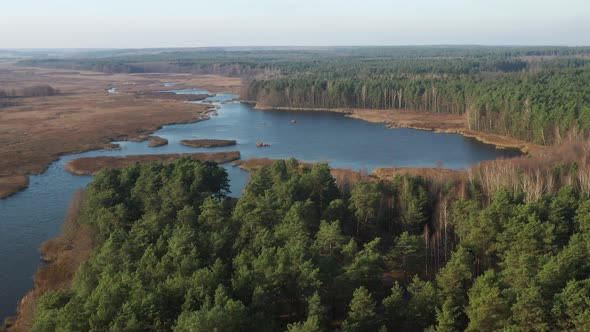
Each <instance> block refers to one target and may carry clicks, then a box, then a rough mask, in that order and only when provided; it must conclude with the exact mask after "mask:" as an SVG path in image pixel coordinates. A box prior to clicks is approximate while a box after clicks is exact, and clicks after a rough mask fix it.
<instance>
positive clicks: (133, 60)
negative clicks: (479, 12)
mask: <svg viewBox="0 0 590 332" xmlns="http://www.w3.org/2000/svg"><path fill="white" fill-rule="evenodd" d="M88 56H89V57H88V58H78V59H37V60H27V61H23V62H22V64H24V65H32V66H45V67H58V68H71V69H90V70H96V71H103V72H107V73H111V72H126V73H134V72H187V73H195V74H218V75H225V76H235V77H241V78H242V80H243V82H244V87H243V90H242V92H241V97H242V99H245V100H249V101H255V102H258V103H261V104H264V105H265V106H271V107H272V106H284V107H310V108H313V107H317V108H337V107H338V108H351V107H354V108H370V109H411V110H418V111H429V112H446V113H455V114H465V115H466V117H467V119H468V124H469V128H470V129H472V130H478V131H485V132H491V133H497V134H501V135H507V136H511V137H515V138H518V139H522V140H526V141H530V142H534V143H538V144H544V145H550V144H553V143H559V142H561V141H562V140H563V138H564V137H566V136H573V137H587V136H588V135H590V100H589V98H590V88H589V86H588V84H587V82H588V81H589V79H590V48H588V47H483V46H461V47H459V46H457V47H454V46H441V47H434V46H432V47H427V46H424V47H335V48H323V49H315V50H314V49H310V50H251V51H247V50H232V51H228V50H225V49H215V48H213V49H204V50H201V51H184V52H183V51H162V52H159V53H153V54H137V55H128V56H121V55H119V54H118V53H114V54H113V56H112V57H105V55H104V54H103V53H100V57H94V58H93V57H91V56H92V53H89V54H88Z"/></svg>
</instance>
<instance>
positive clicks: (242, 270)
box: [33, 160, 590, 331]
mask: <svg viewBox="0 0 590 332" xmlns="http://www.w3.org/2000/svg"><path fill="white" fill-rule="evenodd" d="M227 188H228V185H227V175H226V174H225V172H224V171H223V169H222V168H220V167H218V166H216V165H214V164H210V163H199V162H195V161H190V160H179V161H177V162H175V163H172V164H169V165H163V164H150V165H143V166H139V165H136V166H132V167H130V168H127V169H124V170H107V171H104V172H102V173H100V174H99V175H97V176H96V178H95V179H94V181H93V182H92V183H91V184H90V185H89V187H88V191H87V194H86V199H85V201H84V204H83V208H82V212H81V221H82V222H83V223H86V224H89V225H92V226H93V227H95V228H96V229H97V231H98V245H97V247H96V248H95V250H94V252H93V254H92V256H91V257H90V259H89V260H88V261H86V262H84V263H83V264H82V265H81V267H80V269H79V270H78V272H77V273H76V276H75V279H74V282H73V285H72V287H71V289H69V290H67V291H52V292H48V293H47V294H45V295H44V296H43V297H41V298H40V299H39V302H38V305H37V310H36V312H35V317H34V325H33V330H34V331H54V330H57V331H105V330H112V331H145V330H150V331H169V330H177V331H215V330H217V331H235V330H255V331H276V330H289V331H328V330H333V329H334V328H335V327H336V328H338V327H339V326H338V323H339V322H341V321H344V323H343V325H342V326H341V327H342V329H343V330H347V331H375V330H378V329H381V330H384V329H387V330H389V331H398V330H399V331H419V330H425V329H427V330H429V331H461V330H468V331H488V330H499V329H504V330H507V331H552V330H578V331H585V330H588V328H589V326H590V323H589V322H590V307H589V305H588V303H589V301H588V299H589V298H590V286H589V285H590V281H589V279H588V276H589V275H590V245H589V244H590V237H589V236H590V233H588V229H589V227H588V225H587V224H588V221H587V220H586V219H588V216H587V215H588V211H590V203H588V202H589V201H590V200H588V197H587V193H580V192H579V191H578V190H577V189H576V187H573V186H572V187H568V186H566V187H562V188H560V189H559V190H558V191H557V192H556V193H553V194H546V195H544V196H542V197H541V198H539V199H538V200H537V201H533V202H524V200H523V198H522V197H523V195H522V193H517V192H516V193H515V192H512V191H510V190H507V189H506V190H499V191H497V192H496V193H495V194H494V196H493V197H492V198H491V201H490V202H489V203H485V202H483V201H482V200H481V197H479V196H475V197H474V198H472V199H462V200H458V201H455V202H454V204H452V210H453V211H452V216H451V217H450V218H449V220H448V222H449V225H448V230H445V231H448V239H449V241H448V243H446V244H444V243H442V242H443V241H442V234H441V233H442V230H441V229H440V221H439V220H438V219H437V218H440V216H437V214H438V213H439V212H438V210H437V209H438V207H437V204H438V202H439V199H440V196H438V195H439V194H440V193H438V194H436V195H432V194H431V193H432V191H433V190H436V186H433V185H431V183H430V182H429V181H428V180H426V179H423V178H416V177H411V176H405V177H403V176H398V177H396V178H395V179H393V181H391V182H388V183H379V184H372V183H364V182H360V183H357V184H356V185H355V187H354V188H353V190H352V192H351V195H350V196H348V195H347V193H344V194H342V193H340V192H339V190H337V187H336V184H335V181H334V179H333V178H332V177H331V176H330V173H329V169H328V168H327V166H326V165H319V166H312V167H307V166H305V167H302V166H301V165H299V163H298V162H297V161H295V160H288V161H278V162H276V163H273V164H272V165H271V166H269V167H263V168H261V169H260V170H258V171H256V172H255V173H254V174H253V176H252V180H251V182H250V184H249V186H248V187H247V188H246V190H245V192H244V194H243V196H242V197H240V198H239V199H233V198H229V197H227V194H228V191H227ZM378 202H393V204H377V203H378ZM385 205H388V206H387V207H384V206H385ZM386 209H388V210H387V211H385V210H386ZM385 219H389V220H385ZM376 220H380V221H382V222H373V221H376ZM350 221H361V222H362V223H363V226H364V229H363V233H362V237H359V236H356V233H357V228H356V227H354V226H355V225H354V224H352V223H350ZM425 227H428V230H433V232H432V233H430V232H426V233H424V232H423V230H424V228H425ZM445 227H446V226H445ZM369 230H370V231H369ZM376 234H379V236H376ZM382 239H383V240H382ZM447 244H448V245H449V249H448V251H447V248H446V245H447ZM389 268H391V270H389ZM401 270H403V271H404V274H403V275H402V274H401ZM484 271H485V272H484ZM392 278H393V286H392V287H391V288H390V289H386V288H387V287H385V286H386V285H391V283H389V284H388V282H390V281H391V279H392ZM377 303H381V304H382V305H377ZM347 304H349V305H348V306H347ZM347 311H348V314H346V312H347Z"/></svg>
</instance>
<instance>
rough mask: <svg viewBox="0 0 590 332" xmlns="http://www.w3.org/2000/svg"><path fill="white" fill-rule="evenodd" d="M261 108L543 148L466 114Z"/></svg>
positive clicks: (501, 145)
mask: <svg viewBox="0 0 590 332" xmlns="http://www.w3.org/2000/svg"><path fill="white" fill-rule="evenodd" d="M254 108H255V109H259V110H279V111H280V110H291V111H325V112H337V113H344V114H346V116H348V117H351V118H355V119H360V120H364V121H368V122H373V123H384V124H386V125H387V127H388V128H412V129H418V130H429V131H435V132H441V133H453V134H460V135H463V136H466V137H471V138H474V139H476V140H478V141H480V142H483V143H486V144H492V145H495V146H496V147H497V148H506V149H519V150H521V151H522V152H524V153H528V154H532V153H537V152H538V151H540V150H542V149H543V147H542V146H540V145H537V144H533V143H528V142H525V141H521V140H518V139H515V138H511V137H507V136H502V135H497V134H491V133H485V132H479V131H474V130H469V128H468V126H467V118H466V116H465V115H464V114H450V113H435V112H421V111H412V110H377V109H356V108H350V109H349V108H317V109H311V108H293V107H267V106H264V105H258V104H256V105H255V107H254Z"/></svg>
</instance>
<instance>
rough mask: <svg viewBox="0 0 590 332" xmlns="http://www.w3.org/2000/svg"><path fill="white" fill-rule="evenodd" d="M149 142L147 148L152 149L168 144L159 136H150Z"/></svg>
mask: <svg viewBox="0 0 590 332" xmlns="http://www.w3.org/2000/svg"><path fill="white" fill-rule="evenodd" d="M149 140H150V143H149V144H148V146H149V147H152V148H155V147H158V146H163V145H167V144H168V140H167V139H165V138H162V137H160V136H150V137H149Z"/></svg>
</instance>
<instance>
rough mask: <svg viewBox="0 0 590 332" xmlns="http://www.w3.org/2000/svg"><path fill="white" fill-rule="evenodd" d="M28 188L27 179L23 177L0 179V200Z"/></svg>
mask: <svg viewBox="0 0 590 332" xmlns="http://www.w3.org/2000/svg"><path fill="white" fill-rule="evenodd" d="M28 186H29V178H28V177H27V176H24V175H12V176H2V177H0V199H2V198H6V197H8V196H10V195H12V194H15V193H17V192H19V191H20V190H23V189H25V188H26V187H28Z"/></svg>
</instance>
